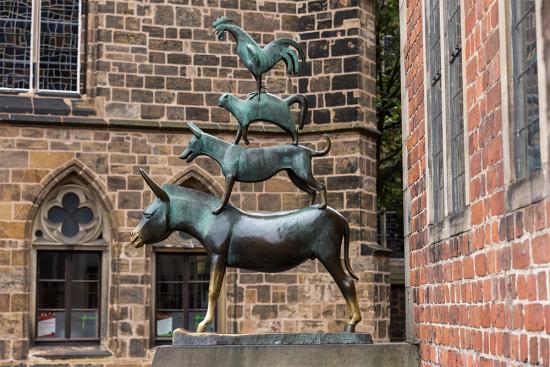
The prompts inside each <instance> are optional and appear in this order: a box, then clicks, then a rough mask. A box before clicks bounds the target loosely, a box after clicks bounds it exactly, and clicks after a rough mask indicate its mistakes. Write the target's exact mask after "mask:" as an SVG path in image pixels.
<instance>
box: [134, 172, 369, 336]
mask: <svg viewBox="0 0 550 367" xmlns="http://www.w3.org/2000/svg"><path fill="white" fill-rule="evenodd" d="M140 172H141V174H142V176H143V178H144V179H145V182H146V183H147V185H149V187H150V188H151V190H152V191H153V193H154V194H155V195H156V197H157V198H156V200H155V201H153V203H152V204H150V205H149V206H148V207H147V208H145V210H144V211H143V218H142V219H141V221H140V223H139V224H138V226H137V227H136V229H135V230H134V231H133V232H132V234H131V243H132V245H134V246H135V247H142V246H143V245H150V244H153V243H157V242H160V241H162V240H164V239H166V238H167V237H168V236H169V235H170V234H171V233H172V232H174V231H181V232H185V233H188V234H190V235H191V236H193V237H195V238H196V239H197V240H198V241H200V242H201V243H202V245H203V246H204V247H205V249H206V251H207V252H208V256H209V257H210V263H211V268H210V285H209V287H208V310H207V312H206V316H205V318H204V320H203V321H202V322H201V323H199V325H198V327H197V332H204V331H205V330H206V327H207V326H208V324H210V323H211V322H212V320H213V318H214V311H215V307H216V302H217V300H218V296H219V294H220V289H221V285H222V282H223V277H224V274H225V269H226V267H233V268H241V269H248V270H254V271H263V272H281V271H285V270H288V269H292V268H294V267H296V266H298V265H299V264H301V263H303V262H305V261H306V260H309V259H311V260H313V259H318V260H319V261H320V262H321V263H322V264H323V265H324V266H325V268H326V269H327V270H328V272H329V273H330V275H331V276H332V278H333V279H334V280H335V282H336V283H337V284H338V288H339V289H340V291H341V292H342V294H343V295H344V298H345V299H346V303H347V307H348V312H349V318H348V321H347V325H346V329H345V330H346V331H355V325H357V323H358V322H359V321H361V310H360V309H359V305H358V303H357V297H356V293H355V285H354V281H353V278H354V279H359V278H358V277H357V275H355V274H354V273H353V270H352V269H351V266H350V263H349V239H350V230H349V225H348V222H347V221H346V219H345V218H344V217H343V216H342V215H341V214H340V213H338V212H337V211H336V210H334V209H332V208H330V207H329V208H327V209H326V210H317V209H316V208H312V207H308V208H303V209H298V210H293V211H290V212H280V213H270V214H261V215H260V214H248V213H244V212H242V211H240V210H239V209H237V208H235V207H233V206H231V205H228V207H227V209H226V210H224V212H223V213H222V214H220V215H212V213H211V212H210V210H208V209H207V208H208V207H210V206H211V205H212V206H213V205H215V204H217V202H218V199H217V198H215V197H214V196H212V195H209V194H205V193H202V192H199V191H195V190H192V189H188V188H184V187H181V186H176V185H163V187H162V188H161V187H160V186H158V185H157V184H156V183H155V182H154V181H153V180H152V179H151V178H150V177H149V176H148V175H147V174H146V173H145V171H143V170H140ZM342 239H343V240H344V264H345V266H346V269H347V271H348V273H349V275H348V274H346V273H345V272H344V269H343V267H342V262H341V260H340V251H341V247H342Z"/></svg>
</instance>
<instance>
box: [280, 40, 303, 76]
mask: <svg viewBox="0 0 550 367" xmlns="http://www.w3.org/2000/svg"><path fill="white" fill-rule="evenodd" d="M273 43H274V44H276V45H277V46H279V47H280V48H284V49H282V50H280V55H281V57H282V58H283V59H284V60H285V62H286V64H287V69H288V73H289V74H298V73H299V72H300V69H301V64H300V61H301V62H302V63H303V62H305V59H306V55H305V54H304V51H303V50H302V48H301V47H300V45H299V44H298V43H297V42H296V41H294V40H291V39H290V38H280V39H277V40H275V41H273ZM288 46H291V47H293V48H295V49H296V50H297V51H298V54H299V57H298V55H297V54H296V51H294V50H292V49H289V48H288ZM290 60H292V61H290ZM289 61H290V62H289Z"/></svg>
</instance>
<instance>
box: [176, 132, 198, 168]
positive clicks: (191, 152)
mask: <svg viewBox="0 0 550 367" xmlns="http://www.w3.org/2000/svg"><path fill="white" fill-rule="evenodd" d="M187 125H188V126H189V128H191V131H192V132H193V137H192V138H191V141H190V142H189V144H187V148H185V150H184V151H183V153H181V154H180V156H179V158H180V159H185V160H186V162H187V163H189V162H191V161H192V160H193V159H195V158H196V157H197V156H199V155H201V154H202V130H201V129H199V128H198V127H197V126H196V125H195V124H194V123H192V122H188V123H187Z"/></svg>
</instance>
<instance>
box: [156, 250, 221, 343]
mask: <svg viewBox="0 0 550 367" xmlns="http://www.w3.org/2000/svg"><path fill="white" fill-rule="evenodd" d="M155 266H156V286H155V293H156V296H155V298H156V301H155V302H156V310H155V313H156V314H155V338H156V340H157V343H163V342H170V341H171V337H172V331H173V330H174V329H176V328H184V329H186V330H191V331H194V330H196V329H197V326H198V324H199V323H200V322H201V321H202V320H203V319H204V316H205V315H206V310H207V309H208V284H209V281H210V261H209V258H208V256H205V255H203V254H197V253H186V252H170V253H169V252H158V253H157V254H156V264H155ZM215 325H216V321H214V322H213V323H212V324H211V325H210V326H209V329H208V331H214V330H215V327H216V326H215Z"/></svg>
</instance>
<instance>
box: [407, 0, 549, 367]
mask: <svg viewBox="0 0 550 367" xmlns="http://www.w3.org/2000/svg"><path fill="white" fill-rule="evenodd" d="M423 3H424V2H423V1H419V0H410V1H403V6H404V7H405V8H404V12H403V15H405V17H404V18H403V19H402V22H404V23H405V24H404V26H405V30H406V36H407V37H406V39H404V40H403V44H402V46H403V50H402V52H403V58H404V61H405V64H404V68H405V69H404V77H405V80H404V92H405V96H404V101H405V103H406V106H405V108H406V111H408V116H407V118H406V121H405V124H406V125H405V130H404V131H405V137H404V142H405V149H406V166H405V172H404V174H405V180H406V182H407V184H406V194H405V200H406V201H407V202H408V203H409V204H408V205H409V206H410V217H409V223H408V225H409V233H407V237H406V240H407V242H408V244H409V247H410V253H409V256H410V269H409V270H410V285H411V287H412V292H413V299H414V305H413V309H414V315H413V318H414V326H413V333H414V335H412V336H411V337H413V338H415V339H417V340H419V341H420V352H421V358H422V365H424V366H432V365H445V366H466V365H468V366H498V365H501V366H503V365H520V364H522V365H523V363H525V364H532V365H545V366H548V365H549V363H550V360H549V358H550V357H549V354H550V352H549V333H550V302H549V293H548V292H549V286H550V272H549V271H550V266H549V263H550V256H549V255H548V254H550V199H549V197H548V193H549V191H550V190H549V186H550V184H549V181H548V177H549V176H548V173H549V166H548V161H549V159H548V157H547V156H543V157H542V161H543V166H544V167H543V170H542V173H541V174H542V175H543V178H544V181H541V182H542V186H543V190H542V191H543V194H542V195H539V196H537V195H531V194H532V193H533V192H535V191H539V190H538V189H529V188H528V186H527V189H526V188H525V186H523V187H521V185H520V184H519V183H514V182H513V180H512V179H511V178H509V176H510V175H508V174H507V173H506V172H507V171H509V170H510V165H511V164H512V165H513V163H511V160H510V156H509V154H510V153H509V148H508V140H507V139H508V134H507V131H508V130H507V129H509V128H508V126H507V124H508V122H507V121H508V118H507V117H506V113H507V112H506V111H507V109H505V108H503V104H504V103H506V102H504V101H505V99H504V97H505V95H504V94H503V88H504V89H505V88H507V79H506V78H505V77H504V74H503V73H502V72H501V71H502V70H501V65H502V64H501V61H503V60H502V58H504V57H506V50H504V49H502V48H501V44H502V43H501V41H503V40H502V38H501V37H502V36H503V34H504V33H503V32H502V29H500V28H499V25H500V24H502V19H500V18H499V17H500V16H501V12H500V11H499V5H501V4H499V3H501V2H500V1H499V0H489V1H464V2H463V8H464V10H463V13H464V14H465V18H463V23H462V24H463V27H462V29H463V31H464V32H466V33H465V43H464V44H463V60H464V63H465V68H466V73H465V75H464V87H465V94H464V95H465V98H464V103H465V105H466V111H467V113H466V119H465V133H466V135H467V137H468V145H467V147H468V150H467V151H466V159H467V161H468V162H469V171H467V182H468V184H469V197H467V202H468V203H469V205H468V208H467V209H466V213H467V216H466V218H467V224H466V226H465V228H464V231H463V232H462V233H460V234H456V235H453V236H443V238H442V239H440V240H435V241H434V240H430V238H433V237H434V236H433V235H430V231H436V228H435V226H433V225H430V224H429V223H428V222H429V220H428V217H429V216H428V212H429V208H428V207H427V202H429V200H427V198H428V197H429V196H430V189H429V187H427V184H426V181H427V180H426V178H427V172H426V167H427V159H428V158H427V156H426V151H427V149H426V136H425V131H426V115H425V101H424V99H425V93H424V88H425V84H424V83H425V79H424V73H423V70H424V63H425V60H424V55H425V53H424V51H425V50H424V34H423V19H422V14H423V10H422V6H423ZM546 5H547V4H546ZM546 22H548V20H546ZM546 24H547V23H546ZM539 26H540V25H539ZM545 32H546V35H547V37H548V32H547V31H545ZM504 43H506V41H505V42H504ZM539 46H540V43H539ZM539 72H542V71H539ZM541 113H542V114H543V116H544V115H545V111H541ZM541 123H542V124H546V120H545V119H544V118H543V119H541ZM543 127H545V126H543ZM545 129H546V130H543V131H547V129H548V127H547V126H546V127H545ZM541 142H543V143H544V142H548V140H545V139H541ZM543 152H546V153H543V154H548V150H543ZM467 167H468V166H467ZM531 179H532V180H534V179H533V178H531ZM532 182H536V181H532ZM539 185H540V184H539ZM539 188H540V187H539ZM520 190H521V191H524V192H523V194H524V195H527V196H529V195H531V196H533V198H532V200H529V201H528V202H527V203H524V204H521V205H520V204H518V203H517V202H518V200H516V199H517V198H516V199H515V197H517V196H518V191H520ZM445 221H447V224H448V225H449V226H450V225H451V220H450V218H446V219H445Z"/></svg>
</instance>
